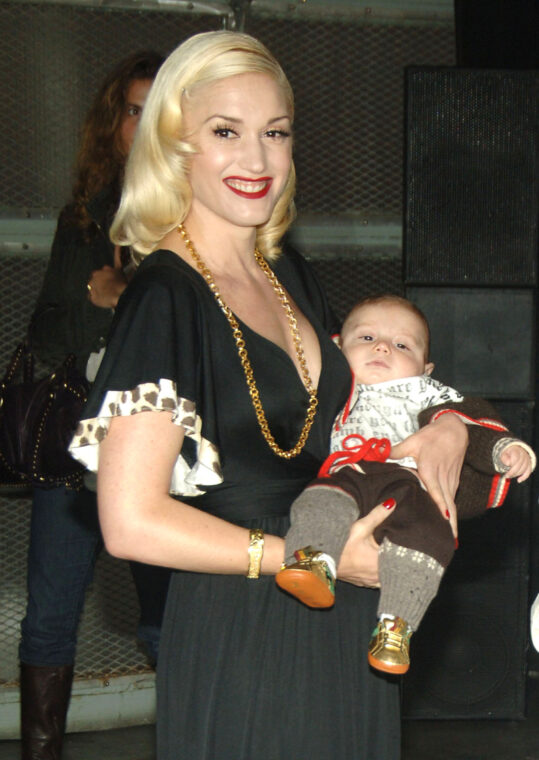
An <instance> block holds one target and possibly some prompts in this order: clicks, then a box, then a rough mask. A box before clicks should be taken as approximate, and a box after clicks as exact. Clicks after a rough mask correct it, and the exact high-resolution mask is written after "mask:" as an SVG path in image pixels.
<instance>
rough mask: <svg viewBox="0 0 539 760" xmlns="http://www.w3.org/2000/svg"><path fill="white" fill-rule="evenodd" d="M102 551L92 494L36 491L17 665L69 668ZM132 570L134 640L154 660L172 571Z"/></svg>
mask: <svg viewBox="0 0 539 760" xmlns="http://www.w3.org/2000/svg"><path fill="white" fill-rule="evenodd" d="M102 548H103V539H102V537H101V532H100V530H99V522H98V518H97V503H96V495H95V493H93V492H92V491H89V490H87V489H83V490H82V491H73V490H71V489H68V488H64V487H61V488H52V489H43V488H36V489H35V490H34V496H33V503H32V519H31V527H30V546H29V551H28V581H27V583H28V603H27V608H26V616H25V618H24V620H23V621H22V624H21V642H20V647H19V658H20V660H21V662H24V663H26V664H27V665H71V664H73V662H74V660H75V649H76V645H77V628H78V625H79V620H80V616H81V613H82V608H83V604H84V595H85V592H86V589H87V587H88V584H89V583H90V581H91V580H92V576H93V572H94V566H95V563H96V560H97V557H98V556H99V553H100V551H101V549H102ZM131 569H132V573H133V578H134V580H135V586H136V589H137V593H138V595H139V602H140V606H141V617H140V624H139V627H138V630H137V635H138V637H139V638H140V639H141V640H142V642H143V643H144V645H145V647H146V651H147V653H148V655H149V657H150V658H151V659H152V660H154V661H156V660H157V650H158V645H159V635H160V629H161V621H162V616H163V609H164V604H165V600H166V593H167V588H168V580H169V575H170V571H169V570H166V569H164V568H160V567H150V566H148V565H141V564H139V563H131Z"/></svg>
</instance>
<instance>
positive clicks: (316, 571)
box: [275, 546, 335, 608]
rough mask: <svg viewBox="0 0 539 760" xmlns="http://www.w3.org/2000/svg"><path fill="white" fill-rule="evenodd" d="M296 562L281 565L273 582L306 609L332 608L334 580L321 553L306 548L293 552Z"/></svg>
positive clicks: (309, 547) (308, 547) (310, 547)
mask: <svg viewBox="0 0 539 760" xmlns="http://www.w3.org/2000/svg"><path fill="white" fill-rule="evenodd" d="M294 556H295V558H296V559H297V560H298V561H297V562H294V563H292V564H291V565H283V567H282V569H281V570H279V572H278V573H277V575H276V576H275V582H276V583H277V585H278V586H280V587H281V588H282V589H284V590H285V591H288V593H289V594H292V596H295V597H296V599H299V600H300V602H303V604H306V605H307V606H308V607H316V608H324V607H332V606H333V604H334V602H335V578H334V577H333V574H332V572H331V570H330V569H329V565H328V564H327V562H326V561H325V560H324V559H322V556H323V555H322V552H317V551H315V550H314V549H313V548H312V546H306V547H305V548H304V549H300V550H299V551H297V552H294Z"/></svg>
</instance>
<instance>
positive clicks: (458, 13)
mask: <svg viewBox="0 0 539 760" xmlns="http://www.w3.org/2000/svg"><path fill="white" fill-rule="evenodd" d="M454 5H455V37H456V42H457V64H458V65H459V66H469V67H474V68H477V67H479V68H480V67H483V68H491V69H492V68H509V69H537V68H539V46H538V45H537V29H539V5H538V3H537V0H473V2H472V0H455V3H454Z"/></svg>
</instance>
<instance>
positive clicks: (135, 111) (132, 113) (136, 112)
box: [127, 106, 140, 116]
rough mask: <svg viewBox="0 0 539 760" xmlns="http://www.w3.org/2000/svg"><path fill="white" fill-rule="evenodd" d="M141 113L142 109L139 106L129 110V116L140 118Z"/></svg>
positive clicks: (131, 107)
mask: <svg viewBox="0 0 539 760" xmlns="http://www.w3.org/2000/svg"><path fill="white" fill-rule="evenodd" d="M139 113H140V108H139V107H138V106H129V107H128V109H127V115H128V116H138V115H139Z"/></svg>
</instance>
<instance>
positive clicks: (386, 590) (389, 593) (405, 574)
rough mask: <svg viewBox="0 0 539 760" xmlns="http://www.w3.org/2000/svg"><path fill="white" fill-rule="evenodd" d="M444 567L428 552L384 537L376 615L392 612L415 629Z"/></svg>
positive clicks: (435, 588) (380, 556)
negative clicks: (409, 547) (410, 547)
mask: <svg viewBox="0 0 539 760" xmlns="http://www.w3.org/2000/svg"><path fill="white" fill-rule="evenodd" d="M443 573H444V568H443V567H442V565H440V563H439V562H437V561H436V560H435V559H434V558H433V557H429V555H428V554H424V553H423V552H419V551H416V550H415V549H407V548H405V547H404V546H398V545H397V544H394V543H392V542H391V541H389V540H388V539H387V538H384V540H383V542H382V545H381V546H380V552H379V575H380V585H381V592H380V602H379V604H378V617H380V616H381V615H383V614H387V615H395V616H398V617H400V618H402V619H403V620H406V622H407V623H408V625H409V626H410V628H411V629H412V630H413V631H415V630H417V628H418V626H419V624H420V622H421V620H422V618H423V616H424V614H425V612H426V611H427V608H428V606H429V604H430V603H431V601H432V600H433V599H434V597H435V596H436V593H437V591H438V587H439V585H440V581H441V579H442V575H443Z"/></svg>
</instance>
